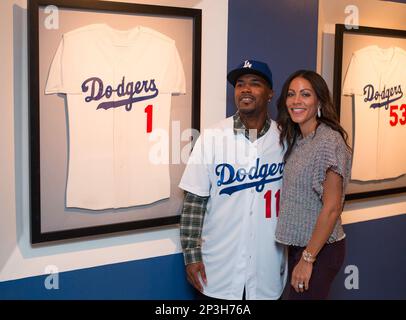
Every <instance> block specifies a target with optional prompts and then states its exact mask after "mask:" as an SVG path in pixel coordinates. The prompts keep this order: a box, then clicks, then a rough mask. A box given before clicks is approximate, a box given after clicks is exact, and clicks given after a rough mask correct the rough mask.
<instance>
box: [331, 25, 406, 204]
mask: <svg viewBox="0 0 406 320" xmlns="http://www.w3.org/2000/svg"><path fill="white" fill-rule="evenodd" d="M345 33H352V34H358V35H367V36H368V35H369V36H383V37H385V36H386V37H393V38H397V37H399V38H406V30H395V29H383V28H373V27H364V26H359V27H358V29H354V28H352V29H347V28H346V26H345V25H344V24H336V28H335V46H334V80H333V81H334V82H333V101H334V105H335V106H336V108H337V113H338V115H339V116H340V111H341V81H342V60H343V48H344V34H345ZM403 192H406V186H405V187H396V188H389V189H382V190H375V191H367V192H358V193H352V194H347V195H346V196H345V199H346V200H355V199H364V198H369V197H377V196H385V195H391V194H396V193H403Z"/></svg>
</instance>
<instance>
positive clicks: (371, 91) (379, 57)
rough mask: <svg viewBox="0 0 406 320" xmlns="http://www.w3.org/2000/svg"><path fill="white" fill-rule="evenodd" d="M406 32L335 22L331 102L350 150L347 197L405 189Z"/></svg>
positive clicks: (353, 197)
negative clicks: (349, 177) (332, 95)
mask: <svg viewBox="0 0 406 320" xmlns="http://www.w3.org/2000/svg"><path fill="white" fill-rule="evenodd" d="M405 67H406V31H402V30H390V29H380V28H369V27H359V28H358V29H350V28H349V29H347V28H346V27H345V26H344V25H336V46H335V68H334V102H335V104H336V106H337V108H338V111H339V113H340V122H341V124H342V126H343V127H344V129H345V130H346V131H347V132H348V133H349V138H350V139H349V140H350V144H351V146H352V149H353V163H352V171H351V180H350V183H349V186H348V195H347V199H355V198H363V197H368V196H377V195H384V194H391V193H398V192H404V191H406V144H404V143H401V141H404V140H405V138H406V91H405V89H406V77H405V75H404V72H403V71H402V70H404V69H405Z"/></svg>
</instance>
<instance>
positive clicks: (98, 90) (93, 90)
mask: <svg viewBox="0 0 406 320" xmlns="http://www.w3.org/2000/svg"><path fill="white" fill-rule="evenodd" d="M89 90H90V92H89V95H88V96H87V97H85V101H86V102H91V101H99V100H100V99H102V98H106V99H110V98H111V96H112V95H113V93H114V92H115V93H117V96H118V97H120V98H121V97H124V99H122V100H118V101H107V102H102V103H100V104H99V105H98V106H97V108H96V110H97V109H104V110H107V109H110V108H118V107H121V106H125V110H127V111H130V110H131V109H132V106H133V103H135V102H139V101H143V100H148V99H152V98H155V97H156V96H157V95H158V92H159V90H158V88H157V87H156V85H155V79H151V80H143V81H136V82H128V83H125V77H123V79H122V80H121V83H120V84H119V85H118V86H117V88H116V89H113V87H112V86H111V85H107V86H106V87H105V88H104V83H103V80H102V79H100V78H97V77H93V78H89V79H87V80H85V81H84V82H83V84H82V92H83V93H85V92H88V91H89ZM147 93H149V94H147ZM142 94H143V95H142ZM140 95H141V96H140Z"/></svg>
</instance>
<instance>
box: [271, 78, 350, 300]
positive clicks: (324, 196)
mask: <svg viewBox="0 0 406 320" xmlns="http://www.w3.org/2000/svg"><path fill="white" fill-rule="evenodd" d="M278 112H279V114H278V125H279V129H280V131H281V134H280V143H281V144H282V145H284V146H285V150H286V153H285V161H286V163H285V169H284V176H283V187H282V194H281V208H280V214H279V220H278V226H277V229H276V235H275V237H276V241H277V242H280V243H282V244H286V245H288V246H289V261H288V264H289V279H290V284H291V286H290V288H289V289H290V290H289V299H326V298H327V295H328V292H329V289H330V285H331V283H332V281H333V279H334V277H335V276H336V274H337V273H338V271H339V270H340V268H341V265H342V263H343V260H344V254H345V241H344V240H343V239H344V238H345V234H344V231H343V228H342V226H341V219H340V215H341V212H342V207H343V202H344V195H345V187H346V185H347V183H348V180H349V176H350V171H351V149H350V147H349V146H348V144H347V142H346V140H347V133H346V132H345V131H344V129H343V128H342V127H341V126H340V123H339V120H338V116H337V113H336V111H335V108H334V106H333V103H332V101H331V97H330V92H329V90H328V87H327V84H326V82H325V81H324V79H323V78H322V77H321V76H320V75H318V74H317V73H315V72H313V71H307V70H299V71H297V72H295V73H293V74H292V75H291V76H290V77H289V78H288V79H287V81H286V82H285V84H284V86H283V88H282V92H281V96H280V97H279V99H278Z"/></svg>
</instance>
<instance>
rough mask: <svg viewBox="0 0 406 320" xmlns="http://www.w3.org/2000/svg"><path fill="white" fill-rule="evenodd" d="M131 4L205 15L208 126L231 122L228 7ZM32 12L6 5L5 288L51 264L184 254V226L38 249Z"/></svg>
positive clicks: (2, 7)
mask: <svg viewBox="0 0 406 320" xmlns="http://www.w3.org/2000/svg"><path fill="white" fill-rule="evenodd" d="M123 1H124V0H123ZM125 2H136V3H145V4H152V3H153V4H156V5H166V6H177V7H188V8H196V9H202V10H203V21H202V25H203V34H202V99H201V106H202V114H201V127H202V128H204V127H207V126H209V125H211V124H212V123H214V122H216V121H218V120H220V119H223V118H224V117H225V114H226V72H227V70H226V68H227V17H228V0H215V1H214V0H156V1H152V0H125ZM26 8H27V1H26V0H1V1H0V48H1V51H0V61H1V62H2V73H1V77H0V88H1V92H0V110H1V115H0V150H1V153H0V214H1V223H0V244H1V245H0V246H1V247H0V281H6V280H12V279H19V278H24V277H29V276H35V275H41V274H44V273H45V269H46V267H47V266H49V265H53V266H56V267H57V268H58V271H59V272H62V271H68V270H75V269H81V268H88V267H94V266H98V265H104V264H110V263H115V262H123V261H130V260H137V259H143V258H149V257H154V256H162V255H168V254H173V253H177V252H180V244H179V237H178V229H177V228H176V227H168V228H159V229H154V230H148V231H146V230H141V231H138V232H133V233H131V234H121V235H116V236H110V237H98V238H96V237H95V238H92V239H91V240H80V241H75V242H69V243H65V244H62V243H59V244H58V243H54V244H52V245H46V246H44V245H41V246H36V247H35V248H33V247H31V245H30V237H29V235H30V231H29V198H28V197H29V194H28V192H29V181H28V178H29V176H28V173H29V171H28V101H27V92H28V89H27V52H26V50H27V32H26V25H27V21H26V17H27V12H26ZM214 48H215V49H214Z"/></svg>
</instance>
